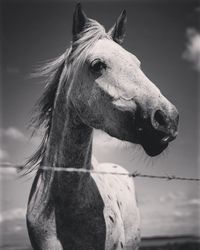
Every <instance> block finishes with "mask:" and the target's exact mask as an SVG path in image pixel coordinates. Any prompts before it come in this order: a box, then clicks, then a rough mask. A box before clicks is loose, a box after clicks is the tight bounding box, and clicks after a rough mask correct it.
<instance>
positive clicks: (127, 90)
mask: <svg viewBox="0 0 200 250" xmlns="http://www.w3.org/2000/svg"><path fill="white" fill-rule="evenodd" d="M125 23H126V13H125V11H123V12H122V14H121V15H120V17H119V18H118V20H117V22H116V23H115V25H114V26H113V27H112V28H111V30H110V31H109V32H108V33H106V32H105V30H104V28H103V27H102V26H101V25H100V24H98V23H97V22H96V21H94V20H92V19H89V18H87V16H86V15H85V13H84V12H83V11H82V9H81V6H80V5H77V7H76V10H75V12H74V20H73V42H72V52H71V53H72V54H73V53H74V54H73V58H74V61H75V60H76V59H77V58H78V57H80V58H81V55H82V58H84V60H83V59H82V63H81V62H79V63H78V61H79V60H78V59H77V63H76V64H74V65H72V67H73V70H74V72H75V73H74V74H76V77H74V79H75V80H74V83H73V84H72V86H71V92H70V95H69V98H70V100H71V102H72V103H73V105H74V108H75V109H76V111H77V112H78V114H79V116H80V118H81V119H82V121H83V122H84V123H85V124H87V125H88V126H90V127H93V128H97V129H102V130H104V131H105V132H107V133H108V134H110V135H111V136H114V137H116V138H118V139H120V140H125V141H129V142H132V143H136V144H140V145H142V147H143V148H144V150H145V152H146V153H147V154H148V155H150V156H155V155H158V154H159V153H161V152H162V151H163V150H164V149H165V148H166V147H167V146H168V143H169V142H170V141H172V140H174V139H175V138H176V136H177V126H178V111H177V109H176V108H175V107H174V106H173V105H172V104H171V103H170V102H169V101H168V100H167V99H166V98H165V97H164V96H163V95H162V94H161V92H160V90H159V89H158V88H157V87H156V86H155V85H154V84H153V83H152V82H151V81H150V80H149V79H148V78H147V76H146V75H145V74H144V73H143V71H142V70H141V67H140V61H139V60H138V59H137V57H136V56H134V55H133V54H131V53H129V52H128V51H126V50H125V49H124V48H122V47H121V43H122V41H123V38H124V34H125ZM94 36H98V38H96V39H95V37H94ZM90 39H91V40H92V41H91V42H90ZM72 64H73V62H72ZM80 65H81V66H80Z"/></svg>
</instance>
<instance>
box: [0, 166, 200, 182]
mask: <svg viewBox="0 0 200 250" xmlns="http://www.w3.org/2000/svg"><path fill="white" fill-rule="evenodd" d="M0 168H4V169H6V168H14V169H16V170H17V171H23V169H24V165H15V164H12V163H7V162H3V163H0ZM38 168H39V169H42V170H44V171H56V172H68V173H72V172H76V173H90V174H101V175H122V176H128V177H132V178H136V177H141V178H151V179H164V180H168V181H171V180H179V181H197V182H199V181H200V178H188V177H180V176H176V175H150V174H143V173H139V172H138V171H134V172H127V171H124V172H116V171H101V170H95V169H84V168H63V167H50V166H39V167H38Z"/></svg>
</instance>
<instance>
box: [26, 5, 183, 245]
mask: <svg viewBox="0 0 200 250" xmlns="http://www.w3.org/2000/svg"><path fill="white" fill-rule="evenodd" d="M126 22H127V17H126V11H125V10H123V11H122V13H121V14H120V16H119V17H118V19H117V21H116V23H115V24H114V26H112V28H111V29H110V30H109V31H108V32H106V31H105V29H104V27H103V26H102V25H101V24H99V23H98V22H97V21H95V20H93V19H91V18H88V17H87V15H86V14H85V12H84V11H83V9H82V6H81V5H80V4H77V5H76V7H75V11H74V14H73V26H72V42H71V45H70V46H69V48H68V49H67V50H66V51H65V52H64V53H63V54H62V55H61V56H59V57H58V58H57V59H55V60H52V61H51V62H49V63H48V64H47V65H45V66H44V67H42V69H41V72H40V74H41V75H42V76H46V77H47V85H46V88H45V90H44V92H43V94H42V96H41V97H40V99H39V100H38V102H37V104H36V106H35V110H36V113H35V116H34V117H33V120H32V122H33V123H34V124H35V129H36V130H37V129H38V128H40V127H42V128H43V131H44V136H43V139H42V142H41V145H40V147H39V149H38V150H37V151H36V153H35V154H34V155H33V156H32V157H31V158H30V159H29V161H28V162H27V164H26V171H27V172H30V171H32V170H33V169H37V172H36V176H35V179H34V182H33V185H32V188H31V192H30V196H29V200H28V206H27V215H26V219H27V228H28V233H29V238H30V241H31V244H32V247H33V249H35V250H66V249H67V250H69V249H71V250H103V249H105V250H114V249H117V250H119V249H127V250H130V249H132V250H136V249H138V248H139V243H140V216H139V209H138V205H137V201H136V194H135V187H134V182H133V179H132V178H130V177H129V176H128V175H117V173H128V172H127V170H125V169H124V168H123V167H121V166H119V165H116V164H112V163H101V164H98V163H97V162H93V161H92V140H93V130H94V129H100V130H102V131H104V132H106V133H107V134H109V135H111V136H112V137H115V138H118V139H119V140H122V141H128V142H131V143H133V144H139V145H141V146H142V148H143V149H144V151H145V152H146V154H147V155H149V156H151V157H153V156H156V155H158V154H160V153H161V152H162V151H164V149H165V148H167V146H168V144H169V143H170V142H171V141H173V140H174V139H175V138H176V136H177V133H178V132H177V131H178V117H179V115H178V111H177V109H176V107H175V106H174V105H173V104H171V103H170V101H168V99H166V98H165V97H164V96H163V95H162V94H161V92H160V90H159V89H158V88H157V87H156V86H155V85H154V84H153V83H152V82H151V81H150V80H149V79H148V78H147V76H146V75H145V74H144V73H143V71H142V69H141V67H140V61H139V59H137V57H136V56H135V55H133V54H131V53H130V52H128V51H127V50H125V49H124V48H123V47H122V46H121V45H122V42H123V39H124V36H125V26H126ZM43 166H48V167H49V170H48V171H47V170H45V169H44V168H43ZM58 168H59V169H60V168H61V169H63V170H64V169H69V168H74V169H80V170H81V169H85V170H87V172H86V173H82V172H80V171H79V172H78V171H69V172H67V171H56V169H58ZM90 170H95V171H107V172H113V171H114V172H115V173H116V175H109V174H108V175H101V174H95V173H92V171H90Z"/></svg>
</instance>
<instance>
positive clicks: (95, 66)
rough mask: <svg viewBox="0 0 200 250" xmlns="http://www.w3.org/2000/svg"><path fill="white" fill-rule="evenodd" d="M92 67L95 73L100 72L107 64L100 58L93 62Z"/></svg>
mask: <svg viewBox="0 0 200 250" xmlns="http://www.w3.org/2000/svg"><path fill="white" fill-rule="evenodd" d="M90 68H91V70H92V72H94V73H100V72H101V71H102V70H103V69H106V64H105V63H104V62H102V61H101V60H100V59H95V60H94V61H92V62H91V64H90Z"/></svg>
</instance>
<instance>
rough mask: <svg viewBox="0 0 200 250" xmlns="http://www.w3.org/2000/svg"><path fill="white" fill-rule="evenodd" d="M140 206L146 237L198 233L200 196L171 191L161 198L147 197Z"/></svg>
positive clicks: (143, 230)
mask: <svg viewBox="0 0 200 250" xmlns="http://www.w3.org/2000/svg"><path fill="white" fill-rule="evenodd" d="M158 201H159V202H158ZM139 205H140V211H141V217H142V232H143V234H144V235H148V236H151V235H152V234H154V235H161V234H162V235H175V234H194V235H196V234H197V233H198V219H199V211H200V199H199V197H198V194H191V193H185V192H182V191H181V190H179V191H169V192H167V193H166V194H165V195H162V196H160V197H159V196H158V197H155V196H151V197H149V195H147V196H145V197H143V202H142V203H139ZM152 225H153V228H152Z"/></svg>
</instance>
